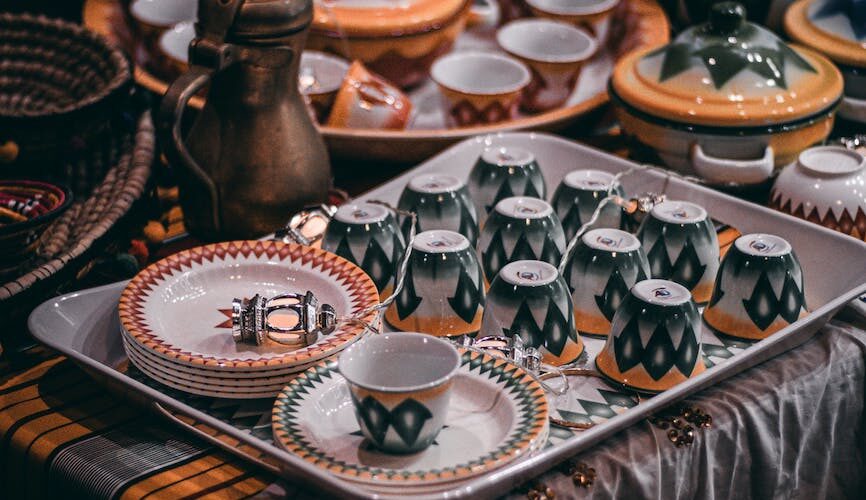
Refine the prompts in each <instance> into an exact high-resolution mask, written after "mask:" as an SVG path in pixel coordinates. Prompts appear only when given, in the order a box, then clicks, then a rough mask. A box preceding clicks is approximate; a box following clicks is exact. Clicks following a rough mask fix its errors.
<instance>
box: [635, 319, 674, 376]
mask: <svg viewBox="0 0 866 500" xmlns="http://www.w3.org/2000/svg"><path fill="white" fill-rule="evenodd" d="M676 355H677V352H676V348H675V347H674V343H673V342H672V341H671V336H670V334H669V333H668V330H667V328H666V327H665V325H664V324H659V325H657V326H656V328H655V330H653V333H652V335H651V336H650V339H649V342H647V344H646V348H644V349H643V352H642V353H641V364H642V365H643V367H644V369H645V370H646V372H647V373H648V374H649V376H650V377H652V379H653V380H659V379H661V378H662V377H664V376H665V374H666V373H667V372H669V371H670V370H671V367H672V366H674V363H675V362H676Z"/></svg>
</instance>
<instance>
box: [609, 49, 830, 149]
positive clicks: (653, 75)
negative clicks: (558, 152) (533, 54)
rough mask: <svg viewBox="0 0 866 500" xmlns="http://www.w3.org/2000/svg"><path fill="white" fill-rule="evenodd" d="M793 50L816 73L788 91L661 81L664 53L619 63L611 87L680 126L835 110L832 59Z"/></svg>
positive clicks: (757, 121) (691, 75)
mask: <svg viewBox="0 0 866 500" xmlns="http://www.w3.org/2000/svg"><path fill="white" fill-rule="evenodd" d="M793 49H794V50H795V51H796V52H797V54H799V56H800V57H802V58H803V59H804V60H805V61H806V62H808V63H809V64H810V65H811V66H812V67H813V68H814V69H815V71H814V72H810V71H800V72H799V73H798V74H797V77H796V78H792V79H790V81H789V82H788V88H787V89H785V88H780V87H777V86H764V87H761V86H759V85H757V84H756V85H755V86H750V85H745V84H744V85H743V88H742V89H740V88H738V87H736V86H734V84H732V83H729V84H727V86H730V87H731V88H730V89H728V88H727V86H726V87H725V88H723V89H716V88H714V87H713V85H712V81H711V80H710V79H708V78H706V77H704V76H703V73H702V71H700V70H689V71H686V72H683V73H680V74H678V75H677V76H675V77H672V78H669V79H665V80H664V81H660V80H659V77H658V75H657V71H658V70H657V67H658V66H659V65H660V60H661V58H662V54H657V53H656V52H655V51H654V50H653V49H644V50H641V51H638V52H634V53H631V54H628V55H626V56H624V57H623V58H622V59H620V61H619V62H618V63H617V65H616V67H615V68H614V71H613V75H612V80H611V86H612V88H613V90H614V92H616V94H617V95H618V96H619V98H620V99H622V100H623V101H625V102H626V103H627V104H629V105H630V106H633V107H635V108H637V109H638V110H640V111H642V112H645V113H649V114H651V115H653V116H654V117H659V118H662V119H667V120H673V121H676V122H678V123H689V124H693V125H705V126H717V127H734V126H736V127H749V126H764V125H771V124H779V123H785V122H790V121H794V120H797V119H799V118H805V117H809V116H811V115H815V114H817V113H820V112H822V111H824V110H827V109H829V108H832V107H833V106H834V105H835V104H836V103H837V102H838V100H839V97H840V96H841V95H842V75H841V73H839V70H838V69H836V67H835V66H834V65H833V64H832V63H831V62H830V61H828V60H827V59H826V58H824V57H823V56H821V55H820V54H818V53H816V52H814V51H813V50H810V49H807V48H803V47H793ZM743 73H745V72H743ZM624 128H628V127H624ZM628 130H634V129H631V128H628ZM805 144H809V143H805ZM800 150H802V145H801V147H800Z"/></svg>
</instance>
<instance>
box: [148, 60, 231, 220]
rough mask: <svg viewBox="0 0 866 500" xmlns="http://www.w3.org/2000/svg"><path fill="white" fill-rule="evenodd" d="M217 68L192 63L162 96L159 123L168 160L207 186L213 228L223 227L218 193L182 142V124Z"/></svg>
mask: <svg viewBox="0 0 866 500" xmlns="http://www.w3.org/2000/svg"><path fill="white" fill-rule="evenodd" d="M213 74H214V70H213V69H211V68H207V67H204V66H198V65H192V66H190V67H189V70H188V71H187V72H186V73H184V74H183V75H181V76H180V77H178V79H177V80H175V81H174V82H173V83H172V84H171V86H170V87H169V88H168V91H166V93H165V95H164V96H163V97H162V102H161V103H160V107H159V117H160V120H159V123H160V128H161V133H162V134H161V135H162V137H163V149H164V151H165V153H166V156H168V160H169V162H171V163H174V164H176V165H182V166H183V167H184V168H186V169H187V170H188V171H189V172H191V173H192V174H193V175H194V176H195V177H196V178H197V179H198V180H199V182H201V183H202V185H204V186H205V188H206V189H207V192H208V196H209V197H210V207H211V219H212V221H211V223H212V224H213V228H214V229H218V228H219V227H220V216H219V192H218V191H217V187H216V184H215V183H214V181H213V179H211V178H210V176H209V175H208V174H207V172H205V171H204V169H202V168H201V165H199V164H198V162H197V161H195V158H193V157H192V155H191V154H190V152H189V150H188V149H187V148H186V145H185V144H184V143H183V136H182V132H181V123H182V121H183V112H184V111H185V110H186V107H187V104H188V103H189V100H190V99H191V98H192V97H193V96H195V95H196V94H198V92H199V91H200V90H201V89H203V88H204V87H205V86H207V85H208V83H210V81H211V78H212V77H213Z"/></svg>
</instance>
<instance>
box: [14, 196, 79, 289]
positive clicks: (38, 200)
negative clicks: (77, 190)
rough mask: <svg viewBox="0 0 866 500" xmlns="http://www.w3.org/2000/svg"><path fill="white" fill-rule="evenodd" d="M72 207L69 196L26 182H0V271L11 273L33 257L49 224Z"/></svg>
mask: <svg viewBox="0 0 866 500" xmlns="http://www.w3.org/2000/svg"><path fill="white" fill-rule="evenodd" d="M70 204H72V192H71V191H70V190H69V189H67V188H65V187H61V186H58V185H55V184H50V183H48V182H41V181H29V180H6V181H0V267H2V268H3V269H4V270H7V271H10V272H11V270H12V268H15V267H17V266H18V265H20V264H22V263H24V262H26V261H27V260H29V258H30V257H31V256H33V255H34V253H35V251H36V247H37V245H38V244H39V240H40V237H41V236H42V233H43V232H44V231H45V229H46V228H47V227H48V224H49V223H50V222H51V221H53V220H54V219H56V218H57V217H58V216H59V215H60V214H62V213H63V212H64V211H66V209H67V208H69V205H70Z"/></svg>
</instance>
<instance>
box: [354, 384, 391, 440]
mask: <svg viewBox="0 0 866 500" xmlns="http://www.w3.org/2000/svg"><path fill="white" fill-rule="evenodd" d="M352 400H353V401H354V402H355V405H356V406H355V409H356V411H357V412H358V415H359V416H360V417H361V420H362V421H363V422H364V427H366V428H367V432H369V433H370V435H371V436H373V441H376V442H377V443H382V442H384V441H385V434H386V433H387V432H388V426H389V425H390V423H391V415H390V414H389V413H388V408H385V407H384V406H383V405H382V403H380V402H378V401H376V400H375V399H374V398H373V397H371V396H367V397H366V398H364V400H363V401H360V402H359V401H358V400H357V399H356V398H355V395H354V394H352Z"/></svg>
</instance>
